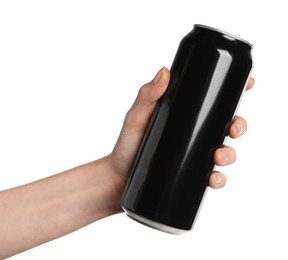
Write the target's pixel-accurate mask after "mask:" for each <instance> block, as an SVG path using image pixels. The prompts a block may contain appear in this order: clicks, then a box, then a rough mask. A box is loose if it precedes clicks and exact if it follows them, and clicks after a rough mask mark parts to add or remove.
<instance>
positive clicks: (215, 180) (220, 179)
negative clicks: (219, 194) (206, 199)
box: [209, 172, 226, 189]
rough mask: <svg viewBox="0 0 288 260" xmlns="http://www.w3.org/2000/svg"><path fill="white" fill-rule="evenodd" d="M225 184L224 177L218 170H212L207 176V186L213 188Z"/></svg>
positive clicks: (218, 187)
mask: <svg viewBox="0 0 288 260" xmlns="http://www.w3.org/2000/svg"><path fill="white" fill-rule="evenodd" d="M225 184H226V177H225V175H223V174H222V173H220V172H213V173H212V174H211V175H210V178H209V186H210V187H211V188H213V189H220V188H223V187H224V186H225Z"/></svg>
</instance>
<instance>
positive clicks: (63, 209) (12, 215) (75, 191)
mask: <svg viewBox="0 0 288 260" xmlns="http://www.w3.org/2000/svg"><path fill="white" fill-rule="evenodd" d="M169 79H170V73H169V70H168V69H166V68H162V69H161V70H160V71H159V72H158V73H157V75H156V76H155V78H154V79H153V80H152V81H151V82H149V83H147V84H145V85H144V86H142V87H141V88H140V90H139V94H138V96H137V98H136V100H135V102H134V104H133V105H132V107H131V109H130V110H129V111H128V113H127V114H126V117H125V120H124V124H123V127H122V130H121V133H120V135H119V138H118V141H117V143H116V145H115V147H114V149H113V151H112V152H111V153H110V154H109V155H107V156H105V157H103V158H100V159H98V160H96V161H93V162H90V163H87V164H84V165H81V166H78V167H76V168H73V169H70V170H67V171H65V172H62V173H59V174H56V175H53V176H50V177H47V178H45V179H42V180H38V181H35V182H32V183H29V184H26V185H23V186H19V187H15V188H12V189H8V190H4V191H1V192H0V259H5V258H7V257H10V256H13V255H15V254H18V253H21V252H23V251H25V250H28V249H30V248H33V247H35V246H38V245H41V244H43V243H46V242H48V241H51V240H53V239H56V238H59V237H61V236H64V235H66V234H69V233H71V232H73V231H75V230H77V229H80V228H82V227H84V226H86V225H88V224H90V223H93V222H95V221H97V220H99V219H101V218H105V217H107V216H110V215H113V214H116V213H120V212H122V209H121V207H120V200H121V196H122V193H123V189H124V187H125V184H126V181H127V178H128V176H129V172H130V169H131V166H132V164H133V161H134V159H135V156H136V154H137V151H138V148H139V145H140V143H141V140H142V138H143V135H144V133H145V129H146V126H147V124H148V121H149V119H150V116H151V113H152V111H153V109H154V107H155V104H156V102H157V100H158V99H159V98H160V97H161V96H162V95H163V93H164V92H165V90H166V88H167V85H168V82H169ZM253 85H254V80H253V79H252V78H251V79H250V81H249V84H248V87H247V89H250V88H251V87H252V86H253ZM246 129H247V124H246V121H245V119H243V118H241V117H239V116H236V117H235V118H234V119H233V121H232V122H231V126H230V131H229V136H230V137H231V138H237V137H239V136H240V135H242V134H244V133H245V132H246ZM235 160H236V153H235V150H234V149H233V148H231V147H228V146H224V147H222V148H219V149H217V150H216V151H215V153H214V162H215V164H216V165H220V166H225V165H229V164H231V163H233V162H234V161H235ZM225 182H226V177H225V176H224V175H223V174H222V173H220V172H214V173H212V174H211V177H210V181H209V186H210V187H212V188H216V189H218V188H222V187H223V186H224V185H225Z"/></svg>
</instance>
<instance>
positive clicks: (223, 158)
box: [214, 146, 236, 166]
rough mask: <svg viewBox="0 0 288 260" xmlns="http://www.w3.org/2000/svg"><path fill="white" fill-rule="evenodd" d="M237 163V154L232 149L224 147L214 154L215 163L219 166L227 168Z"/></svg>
mask: <svg viewBox="0 0 288 260" xmlns="http://www.w3.org/2000/svg"><path fill="white" fill-rule="evenodd" d="M235 161H236V152H235V150H234V149H233V148H232V147H229V146H224V147H221V148H218V149H217V150H216V151H215V152H214V163H215V164H216V165H218V166H226V165H229V164H232V163H234V162H235Z"/></svg>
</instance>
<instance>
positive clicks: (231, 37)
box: [194, 24, 253, 48]
mask: <svg viewBox="0 0 288 260" xmlns="http://www.w3.org/2000/svg"><path fill="white" fill-rule="evenodd" d="M194 27H200V28H204V29H208V30H211V31H215V32H218V33H221V34H223V35H224V36H226V38H228V39H229V38H230V39H236V40H238V41H241V42H243V43H245V44H248V45H249V46H250V47H251V48H253V45H252V44H251V43H250V42H247V41H245V40H243V39H242V38H240V37H237V36H235V35H233V34H231V33H227V32H225V31H222V30H219V29H216V28H213V27H210V26H206V25H203V24H194Z"/></svg>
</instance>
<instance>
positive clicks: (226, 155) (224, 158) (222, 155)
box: [220, 151, 230, 162]
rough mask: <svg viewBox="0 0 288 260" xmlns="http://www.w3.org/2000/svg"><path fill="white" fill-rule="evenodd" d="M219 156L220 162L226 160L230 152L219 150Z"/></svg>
mask: <svg viewBox="0 0 288 260" xmlns="http://www.w3.org/2000/svg"><path fill="white" fill-rule="evenodd" d="M220 156H221V161H222V162H227V161H229V159H230V153H228V152H226V151H221V153H220Z"/></svg>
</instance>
